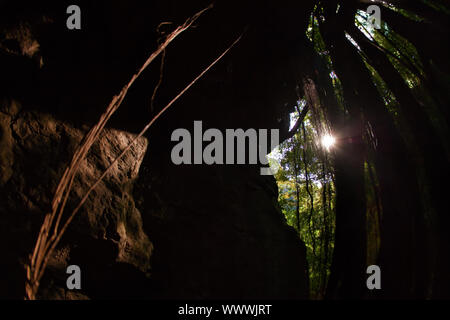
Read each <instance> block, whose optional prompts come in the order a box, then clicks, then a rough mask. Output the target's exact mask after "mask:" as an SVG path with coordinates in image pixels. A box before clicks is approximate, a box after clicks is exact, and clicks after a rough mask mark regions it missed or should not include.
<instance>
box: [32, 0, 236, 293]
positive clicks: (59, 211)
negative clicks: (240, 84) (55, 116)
mask: <svg viewBox="0 0 450 320" xmlns="http://www.w3.org/2000/svg"><path fill="white" fill-rule="evenodd" d="M211 7H212V5H210V6H209V7H207V8H205V9H203V10H201V11H200V12H198V13H197V14H195V15H194V16H192V17H191V18H189V19H187V20H186V22H185V23H183V24H182V25H181V26H179V27H178V28H176V29H175V31H173V32H172V33H171V34H169V35H168V36H167V37H166V39H165V41H164V42H163V43H162V44H161V45H159V47H158V48H157V50H156V51H155V52H153V53H152V54H151V55H150V56H149V58H148V59H147V60H146V61H145V63H144V64H143V65H142V67H141V68H140V69H139V71H138V72H137V73H136V74H135V75H133V77H132V78H131V80H130V81H129V82H128V83H127V84H126V85H125V86H124V87H123V89H122V90H121V91H120V93H119V94H118V95H116V96H114V97H113V99H112V101H111V103H110V104H109V105H108V107H107V108H106V111H105V112H104V113H103V114H102V115H101V117H100V119H99V121H98V122H97V124H95V125H94V126H93V127H92V128H91V129H90V130H89V132H88V133H87V134H86V136H85V138H84V139H83V141H82V142H81V144H80V145H79V147H78V148H77V150H76V151H75V153H74V155H73V158H72V161H71V162H70V164H69V166H68V167H67V168H66V170H65V171H64V174H63V176H62V178H61V180H60V182H59V184H58V187H57V189H56V191H55V194H54V197H53V200H52V204H51V212H50V213H47V214H46V216H45V218H44V221H43V223H42V227H41V229H40V232H39V235H38V238H37V241H36V245H35V248H34V251H33V254H32V255H31V256H30V261H29V264H28V265H27V266H26V270H27V281H26V284H25V294H26V296H25V299H28V300H34V299H35V298H36V293H37V291H38V288H39V283H40V280H41V279H42V276H43V274H44V271H45V269H46V266H47V263H48V260H49V258H50V256H51V255H52V253H53V251H54V249H55V248H56V246H57V244H58V243H59V241H60V240H61V237H62V235H63V234H64V232H65V231H66V229H67V227H68V226H69V224H70V222H71V221H72V220H73V218H74V217H75V215H76V213H77V212H78V211H79V210H80V209H81V207H82V206H83V204H84V203H85V202H86V200H87V198H88V197H89V195H90V193H91V192H92V191H93V190H94V189H95V187H96V186H97V185H98V184H99V183H100V182H101V181H102V179H103V178H104V177H105V176H106V174H107V173H108V172H109V171H110V170H111V168H112V167H113V166H114V164H115V163H116V162H117V161H118V160H119V159H120V158H121V157H122V156H123V155H124V154H125V153H126V152H127V151H128V150H129V149H130V147H131V146H132V145H133V144H134V143H135V142H136V141H137V140H138V139H139V138H140V137H142V136H143V135H144V134H145V132H146V131H147V130H148V129H149V128H150V127H151V126H152V124H153V123H154V122H155V121H156V120H157V119H158V118H159V117H160V116H161V115H162V114H163V113H164V112H165V111H166V110H167V109H168V108H169V107H170V106H172V105H173V103H175V101H177V100H178V99H179V98H180V97H181V96H182V95H183V94H184V93H185V92H186V91H187V90H188V89H189V88H190V87H191V86H192V85H193V84H194V83H195V82H197V81H198V80H199V79H200V78H201V77H202V76H203V75H204V74H205V73H206V72H208V70H209V69H210V68H211V67H212V66H213V65H214V64H216V63H217V62H218V61H219V60H220V59H221V58H222V57H223V56H224V55H225V54H226V53H227V52H228V51H229V50H230V49H231V48H232V47H233V46H234V45H235V44H236V43H237V42H238V41H239V40H240V38H241V37H239V38H238V39H237V40H236V41H235V42H233V44H232V45H231V46H230V47H228V49H227V50H225V51H224V52H223V53H222V54H221V55H220V56H219V57H218V58H217V59H216V60H214V62H213V63H211V64H210V65H209V66H208V67H207V68H206V69H205V70H203V72H201V73H200V75H199V76H197V77H196V78H195V79H194V80H193V81H192V82H191V83H190V84H189V85H188V86H186V88H184V89H183V90H182V91H181V92H180V93H179V94H178V95H177V96H176V97H175V98H174V99H172V101H170V102H169V103H168V104H167V105H166V106H165V107H164V108H163V109H162V110H161V111H160V112H159V113H158V114H157V115H156V116H155V117H154V118H153V119H152V120H151V121H150V122H149V123H148V124H147V125H146V126H145V127H144V129H143V130H142V131H141V132H140V133H139V134H138V135H137V136H136V137H135V138H134V139H133V141H132V142H131V143H130V144H129V145H128V146H127V147H126V148H125V149H124V150H123V151H122V153H121V154H120V155H119V156H118V157H117V158H116V159H115V160H114V161H113V162H112V163H111V165H110V166H109V167H108V168H107V169H106V170H105V172H104V173H103V174H102V175H101V176H100V177H99V178H98V179H97V181H96V182H95V183H94V184H93V185H92V186H91V188H90V189H89V190H88V191H87V192H86V194H85V196H84V197H83V198H82V200H81V201H80V203H79V204H78V205H77V207H76V208H75V209H74V210H73V212H72V213H71V214H70V216H69V217H68V218H67V220H66V221H65V223H64V225H63V227H62V228H61V229H59V226H60V224H61V220H62V216H63V213H64V208H65V205H66V203H67V200H68V198H69V195H70V192H71V189H72V185H73V182H74V178H75V176H76V174H77V171H78V168H79V167H80V164H81V162H82V161H83V160H84V158H85V157H86V155H87V153H88V151H89V150H90V148H91V146H92V145H93V143H94V142H95V141H96V140H97V139H98V138H99V136H100V133H101V132H102V130H103V128H104V127H105V125H106V123H107V122H108V120H109V119H110V117H111V116H112V115H113V114H114V112H115V111H116V110H117V109H118V108H119V106H120V105H121V103H122V101H123V100H124V98H125V96H126V94H127V92H128V89H129V88H130V87H131V86H132V85H133V83H134V82H135V81H136V79H137V78H139V76H140V75H141V73H142V72H143V71H144V70H145V69H146V68H147V67H148V66H149V65H150V64H151V63H152V62H153V61H154V59H155V58H156V57H157V56H158V55H159V54H160V53H161V52H163V51H164V50H165V49H166V47H167V46H168V45H169V44H170V43H171V42H172V41H173V40H174V39H175V38H176V37H177V36H178V35H180V34H181V33H182V32H183V31H185V30H187V29H188V28H189V27H190V26H191V25H192V24H193V23H194V22H195V21H196V20H197V19H198V17H200V15H201V14H202V13H204V12H205V11H206V10H208V9H210V8H211Z"/></svg>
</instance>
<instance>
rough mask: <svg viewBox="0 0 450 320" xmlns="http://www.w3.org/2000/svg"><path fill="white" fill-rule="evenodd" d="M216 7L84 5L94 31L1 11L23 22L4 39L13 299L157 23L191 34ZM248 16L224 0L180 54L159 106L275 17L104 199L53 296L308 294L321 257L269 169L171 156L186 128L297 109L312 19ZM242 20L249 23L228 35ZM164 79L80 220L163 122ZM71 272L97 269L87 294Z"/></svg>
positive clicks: (7, 28) (119, 121)
mask: <svg viewBox="0 0 450 320" xmlns="http://www.w3.org/2000/svg"><path fill="white" fill-rule="evenodd" d="M201 2H202V1H199V3H197V4H196V5H194V4H189V5H188V4H177V5H175V4H173V3H169V4H167V3H166V2H164V1H162V2H155V3H152V4H151V5H150V4H147V5H144V4H142V3H141V2H132V3H129V2H119V1H113V2H107V3H106V2H105V3H100V2H99V3H96V4H92V2H89V3H88V2H86V4H84V3H83V2H82V4H81V7H82V12H83V13H84V16H85V17H86V24H85V25H84V26H85V27H84V29H82V31H80V32H79V33H70V32H68V31H67V30H66V29H65V18H66V15H65V8H66V7H67V6H66V7H64V5H65V4H59V5H48V6H40V7H39V8H37V7H36V8H34V7H28V9H29V10H28V11H27V10H19V9H18V8H19V7H20V6H19V5H17V7H16V6H14V5H12V4H8V5H3V6H4V7H3V8H0V9H2V10H0V12H1V14H2V15H4V14H5V12H10V14H9V16H8V19H6V18H5V19H4V20H1V19H0V21H6V22H5V23H4V25H2V26H1V28H2V29H1V31H0V44H1V45H0V66H1V67H2V70H3V71H4V72H2V74H1V75H0V85H1V86H2V88H4V91H3V92H2V93H1V98H2V100H1V105H0V228H1V230H0V231H1V232H0V250H1V252H2V254H3V256H2V260H1V262H0V269H1V270H0V272H2V274H7V275H9V276H8V277H2V279H1V280H0V281H1V283H0V295H1V296H2V297H9V298H22V297H23V295H24V276H25V274H24V268H23V266H24V264H25V263H26V261H27V260H26V259H27V256H28V255H29V254H30V252H31V251H32V248H33V246H34V242H35V240H36V236H37V233H38V230H39V227H40V224H41V223H42V219H43V216H44V214H45V213H46V212H47V211H48V210H49V204H50V201H51V199H52V195H53V193H54V191H55V188H56V185H57V183H58V181H59V178H60V177H61V175H62V172H63V170H64V169H65V166H66V165H67V163H68V162H69V160H70V158H71V156H72V154H73V151H74V149H75V148H76V146H77V145H78V143H79V142H80V141H81V139H82V137H83V135H84V133H85V132H86V131H87V129H88V128H89V126H90V125H91V124H92V123H93V122H94V121H96V120H97V118H98V114H99V112H101V111H102V110H103V108H104V107H105V106H106V104H107V103H108V102H109V100H110V99H111V97H112V95H113V94H116V93H117V92H118V90H119V88H120V87H121V86H122V85H123V84H124V83H125V82H126V81H127V80H128V79H129V77H130V75H131V74H132V72H134V71H135V70H136V68H137V67H138V66H139V65H140V64H141V63H142V62H143V60H144V59H145V57H146V56H147V55H148V54H149V52H151V51H152V50H153V49H154V44H155V43H156V41H157V38H158V35H157V34H155V32H154V30H156V26H157V25H158V24H159V23H160V22H161V21H165V20H166V19H170V20H171V21H173V22H174V24H175V25H176V24H178V23H179V22H182V21H183V20H184V19H185V18H186V17H187V16H190V15H192V14H193V13H194V12H196V11H197V10H198V9H200V8H203V7H205V6H206V4H207V3H201ZM226 3H228V2H226ZM83 4H84V6H83ZM235 6H236V4H234V6H233V5H228V4H227V5H223V4H219V5H218V8H217V9H215V11H211V13H210V14H209V16H208V15H206V16H205V18H202V19H203V20H200V21H199V23H198V24H199V26H198V27H197V28H195V31H192V33H186V34H185V35H182V36H181V38H180V40H179V41H177V42H175V43H174V44H173V46H171V49H170V50H168V53H167V61H166V65H167V67H166V71H165V75H164V83H163V85H162V86H161V88H160V91H159V94H158V97H157V100H156V101H155V102H156V103H155V105H156V108H159V109H160V108H161V107H162V106H163V105H164V103H165V102H166V101H168V100H169V99H171V98H172V97H173V95H174V94H175V93H176V92H177V91H178V90H180V88H182V87H183V86H184V85H186V84H187V82H188V81H190V80H191V79H192V78H193V77H194V76H195V75H196V74H198V73H199V72H200V70H201V69H202V68H203V67H205V65H207V64H208V63H209V62H210V61H211V60H212V59H213V58H214V57H215V56H216V55H217V54H218V53H219V52H220V51H221V50H223V49H225V48H226V47H227V46H228V45H229V44H230V40H232V39H234V37H235V36H237V35H238V34H239V33H240V32H241V31H242V30H243V28H244V27H245V25H246V24H247V23H248V22H249V21H260V20H261V21H262V22H258V23H260V24H261V25H260V26H259V27H261V26H262V27H264V28H263V29H264V30H265V33H263V34H261V33H260V32H259V31H258V30H260V29H259V28H258V27H256V28H255V29H254V30H253V31H252V30H250V31H249V32H248V35H246V36H245V37H244V38H243V41H242V45H241V46H240V47H239V48H236V50H235V51H234V53H233V55H230V56H228V57H227V58H225V59H224V60H223V61H222V62H221V63H220V64H218V65H217V67H216V68H215V69H214V70H212V71H211V72H210V73H209V74H208V76H207V77H205V79H204V80H202V82H200V83H199V84H198V85H197V86H196V87H195V88H193V89H192V90H191V91H190V92H189V93H188V94H187V95H186V96H185V97H183V99H182V100H180V102H179V103H178V104H177V106H174V107H175V109H173V110H171V111H169V112H167V113H166V114H165V115H164V116H163V117H162V118H161V120H160V121H158V122H157V123H156V125H155V126H154V128H153V129H152V130H151V132H150V133H149V135H148V137H147V138H142V139H140V140H139V141H138V143H137V144H136V145H135V146H134V147H133V148H132V150H131V151H130V152H129V153H128V154H127V155H126V156H125V157H124V158H123V159H122V160H121V161H120V162H119V163H118V165H117V166H116V167H115V168H114V170H113V171H112V173H111V174H109V175H108V176H107V177H106V179H105V180H104V182H103V183H102V184H101V185H100V186H99V187H98V188H97V189H96V190H95V192H93V194H92V195H91V196H90V197H89V200H88V202H87V203H86V204H85V205H84V208H83V210H82V211H81V212H80V213H79V215H78V216H77V218H76V219H75V220H74V221H73V223H72V225H71V226H70V228H69V229H68V231H67V233H66V234H65V235H64V237H63V240H62V242H61V243H60V246H59V247H58V250H57V252H55V254H54V256H53V257H52V259H51V262H50V265H49V267H48V269H47V272H46V275H45V277H44V279H43V281H42V285H41V290H40V294H39V297H40V298H43V299H82V298H108V297H126V298H138V297H149V298H194V299H195V298H198V299H200V298H307V295H308V279H307V274H306V272H307V271H306V270H307V268H306V258H305V247H304V244H303V243H302V242H301V241H300V239H298V237H297V235H296V234H295V232H294V231H293V230H292V229H291V228H289V227H288V226H287V225H286V224H285V222H284V217H283V216H282V214H281V212H280V209H279V207H278V204H277V189H276V183H275V180H274V179H273V178H272V177H267V176H261V175H260V174H259V168H258V167H257V166H243V165H240V166H238V165H236V166H228V165H227V166H206V165H202V166H188V165H182V166H175V165H173V164H172V162H171V160H170V151H171V147H172V146H173V143H172V142H170V134H171V132H172V131H173V130H174V129H176V128H179V127H184V128H191V127H192V123H193V121H194V120H202V121H203V123H204V125H205V126H208V127H214V128H222V129H223V128H244V129H245V128H250V127H253V128H280V129H282V130H286V122H284V119H285V118H286V115H287V114H288V111H289V110H288V109H287V108H286V107H285V105H286V104H292V102H293V101H295V98H296V97H295V75H294V74H295V73H296V72H295V70H294V71H293V70H291V66H292V65H291V62H292V61H291V59H290V57H289V55H287V54H286V52H287V51H289V50H288V49H291V48H290V46H291V42H292V41H293V39H292V38H289V36H288V35H286V34H288V33H289V32H294V31H293V30H294V28H293V26H292V25H289V24H298V23H299V22H298V21H293V19H290V17H289V16H286V17H284V18H283V19H282V21H284V22H283V23H284V24H288V25H283V24H281V25H280V24H279V23H275V22H276V21H275V22H273V21H269V22H268V21H266V20H267V17H268V16H270V15H268V14H267V13H268V12H272V13H274V15H275V16H276V14H277V12H274V11H273V10H272V9H273V8H271V7H264V8H260V7H258V9H255V8H254V7H253V6H252V5H250V4H248V5H246V6H245V7H242V6H240V7H239V8H241V9H240V10H241V11H242V12H241V11H239V12H236V7H235ZM6 9H8V10H9V11H6ZM291 9H292V8H291ZM271 10H272V11H271ZM291 11H292V12H294V11H293V9H292V10H287V11H286V12H291ZM233 13H234V18H235V22H236V23H235V24H234V25H233V26H230V28H225V27H224V26H225V25H226V23H227V22H228V23H229V17H230V14H233ZM278 14H279V12H278ZM261 17H262V18H261ZM200 26H203V27H200ZM277 28H278V29H277ZM228 29H229V30H231V31H230V32H229V30H228ZM277 30H278V31H279V30H291V31H289V32H285V33H283V35H284V37H285V38H286V39H285V38H284V37H280V38H279V39H278V40H277V41H278V42H275V44H272V45H271V46H269V47H267V46H266V40H265V39H266V37H267V36H268V35H270V34H276V32H277ZM131 35H132V36H131ZM144 39H145V41H144ZM205 39H209V40H208V41H206V44H208V45H207V46H205ZM294 39H295V38H294ZM193 48H199V50H198V51H195V52H193ZM203 48H204V49H203ZM158 69H159V68H157V67H156V65H155V66H153V71H151V70H150V71H149V72H148V73H147V74H145V75H144V76H143V78H142V79H140V80H139V81H138V82H137V83H136V85H135V86H134V87H133V90H132V91H131V92H130V93H129V96H128V97H127V98H126V101H125V102H124V105H123V106H122V107H121V109H120V110H119V112H118V113H117V115H116V116H115V117H114V118H113V119H111V123H110V128H109V129H107V130H106V131H105V133H104V134H103V136H102V138H101V140H100V141H99V142H97V143H96V144H95V145H94V147H93V148H92V150H91V152H90V154H89V156H88V158H87V159H86V161H85V163H84V165H83V167H82V168H81V170H80V174H79V176H78V178H77V181H76V185H75V187H74V191H73V193H72V195H71V199H70V201H69V204H68V208H67V212H70V209H71V208H73V207H74V206H75V205H76V204H77V201H78V200H79V199H80V198H81V197H82V196H83V195H84V192H86V191H87V189H88V186H90V185H91V184H92V183H93V182H94V181H95V178H96V177H98V176H99V175H100V174H101V172H102V170H104V169H105V168H106V167H107V166H108V164H109V163H110V162H111V161H112V160H113V159H114V157H115V156H117V155H118V154H119V152H120V150H122V149H123V148H124V147H125V146H126V145H127V143H128V142H129V141H130V140H131V139H132V137H133V134H135V133H136V132H137V131H139V130H140V128H141V127H142V125H143V124H144V123H145V122H146V121H148V120H149V119H150V117H151V115H152V114H154V112H155V111H157V110H152V111H151V110H149V109H150V108H149V105H150V103H149V99H150V96H151V94H152V91H153V87H154V84H155V83H156V81H157V79H158V77H159V70H158ZM166 79H167V80H166ZM144 156H145V157H144ZM69 264H76V265H79V266H80V267H81V270H82V291H80V292H74V291H68V290H66V289H65V288H66V287H65V280H66V277H67V275H66V274H65V269H66V267H67V265H69Z"/></svg>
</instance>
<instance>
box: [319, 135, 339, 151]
mask: <svg viewBox="0 0 450 320" xmlns="http://www.w3.org/2000/svg"><path fill="white" fill-rule="evenodd" d="M335 143H336V139H335V138H334V137H333V136H332V135H329V134H327V135H325V136H323V137H322V145H323V146H324V147H325V149H327V150H330V148H331V147H332V146H333V145H334V144H335Z"/></svg>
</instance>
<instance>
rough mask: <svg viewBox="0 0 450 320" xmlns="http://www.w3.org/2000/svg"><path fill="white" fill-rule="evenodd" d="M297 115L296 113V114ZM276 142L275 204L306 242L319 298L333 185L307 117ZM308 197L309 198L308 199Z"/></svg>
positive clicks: (326, 266) (329, 247) (330, 244)
mask: <svg viewBox="0 0 450 320" xmlns="http://www.w3.org/2000/svg"><path fill="white" fill-rule="evenodd" d="M297 116H298V114H297ZM304 124H305V125H304V128H303V129H304V131H303V130H302V129H299V132H297V133H296V134H295V135H294V136H293V137H292V138H291V139H289V140H287V141H285V142H284V143H282V144H281V145H280V147H279V148H280V153H281V155H282V161H281V169H280V170H279V171H278V172H277V174H276V176H275V178H276V179H277V183H278V190H279V204H280V206H281V209H282V212H283V214H284V216H285V217H286V221H287V223H288V224H289V225H290V226H292V227H293V228H294V229H295V230H296V231H297V232H298V234H299V236H300V238H301V239H302V240H303V242H304V243H305V245H306V249H307V260H308V266H309V277H310V288H311V297H312V298H313V299H319V298H322V297H323V295H324V293H325V288H326V284H327V280H328V277H329V274H330V267H331V257H332V253H333V248H334V228H335V215H334V203H333V199H334V195H335V191H334V185H333V180H332V175H331V173H330V170H329V161H328V159H327V157H326V156H325V154H324V153H323V150H321V149H319V148H320V147H319V146H318V136H317V132H316V131H315V129H314V127H313V126H312V124H311V120H310V119H309V118H307V119H306V120H305V122H304ZM311 200H312V201H311Z"/></svg>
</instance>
